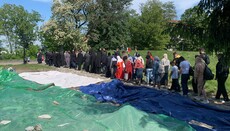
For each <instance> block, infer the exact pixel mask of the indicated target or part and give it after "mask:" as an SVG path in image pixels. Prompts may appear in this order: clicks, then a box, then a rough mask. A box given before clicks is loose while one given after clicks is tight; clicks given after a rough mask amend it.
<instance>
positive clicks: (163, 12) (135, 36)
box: [130, 0, 176, 49]
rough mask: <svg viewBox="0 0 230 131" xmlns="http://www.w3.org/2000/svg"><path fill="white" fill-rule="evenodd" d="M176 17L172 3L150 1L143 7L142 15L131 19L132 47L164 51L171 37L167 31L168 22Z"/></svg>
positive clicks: (135, 15) (156, 0)
mask: <svg viewBox="0 0 230 131" xmlns="http://www.w3.org/2000/svg"><path fill="white" fill-rule="evenodd" d="M175 16H176V13H175V7H174V5H173V3H172V2H169V3H165V4H163V3H161V2H160V1H158V0H149V1H147V2H146V3H145V4H143V5H142V6H141V14H140V15H137V14H134V15H133V17H132V18H131V19H130V25H131V26H130V30H131V38H132V45H133V46H138V48H139V49H164V48H165V45H166V44H167V43H168V42H169V40H170V37H169V35H168V34H167V33H163V32H164V31H165V30H166V27H167V24H166V23H167V22H168V21H169V20H171V19H174V18H175Z"/></svg>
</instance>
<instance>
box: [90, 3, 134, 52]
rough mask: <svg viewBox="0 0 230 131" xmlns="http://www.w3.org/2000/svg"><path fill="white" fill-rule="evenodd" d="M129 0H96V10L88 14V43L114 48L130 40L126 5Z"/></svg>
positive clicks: (93, 45) (98, 46)
mask: <svg viewBox="0 0 230 131" xmlns="http://www.w3.org/2000/svg"><path fill="white" fill-rule="evenodd" d="M130 2H131V0H120V1H118V0H96V1H95V3H94V4H95V7H96V10H95V11H94V12H92V13H90V14H89V23H88V32H87V37H88V38H89V41H88V43H89V45H90V46H92V47H93V48H97V49H98V48H101V47H103V48H109V49H115V48H117V47H120V46H121V45H123V46H127V45H128V44H129V43H130V42H129V41H130V37H129V28H128V18H129V13H128V11H127V7H128V6H129V5H130Z"/></svg>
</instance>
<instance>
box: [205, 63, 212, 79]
mask: <svg viewBox="0 0 230 131" xmlns="http://www.w3.org/2000/svg"><path fill="white" fill-rule="evenodd" d="M213 79H214V74H213V73H212V70H211V69H210V68H209V67H208V66H207V65H206V64H205V68H204V80H213Z"/></svg>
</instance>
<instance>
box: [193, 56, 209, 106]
mask: <svg viewBox="0 0 230 131" xmlns="http://www.w3.org/2000/svg"><path fill="white" fill-rule="evenodd" d="M204 69H205V62H204V60H203V59H202V58H201V57H200V56H197V57H196V61H195V71H194V82H196V84H197V90H198V97H197V98H198V99H200V96H201V95H203V96H204V103H209V101H208V99H207V96H206V92H205V89H204V84H205V80H204Z"/></svg>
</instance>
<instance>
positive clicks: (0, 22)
mask: <svg viewBox="0 0 230 131" xmlns="http://www.w3.org/2000/svg"><path fill="white" fill-rule="evenodd" d="M14 8H15V5H10V4H4V5H3V6H2V7H1V8H0V14H1V15H0V35H3V36H5V37H6V39H7V42H8V44H9V47H10V53H12V52H13V42H14V40H13V38H14V33H13V27H14V23H13V17H14V15H15V14H14V13H13V12H12V10H14Z"/></svg>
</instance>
